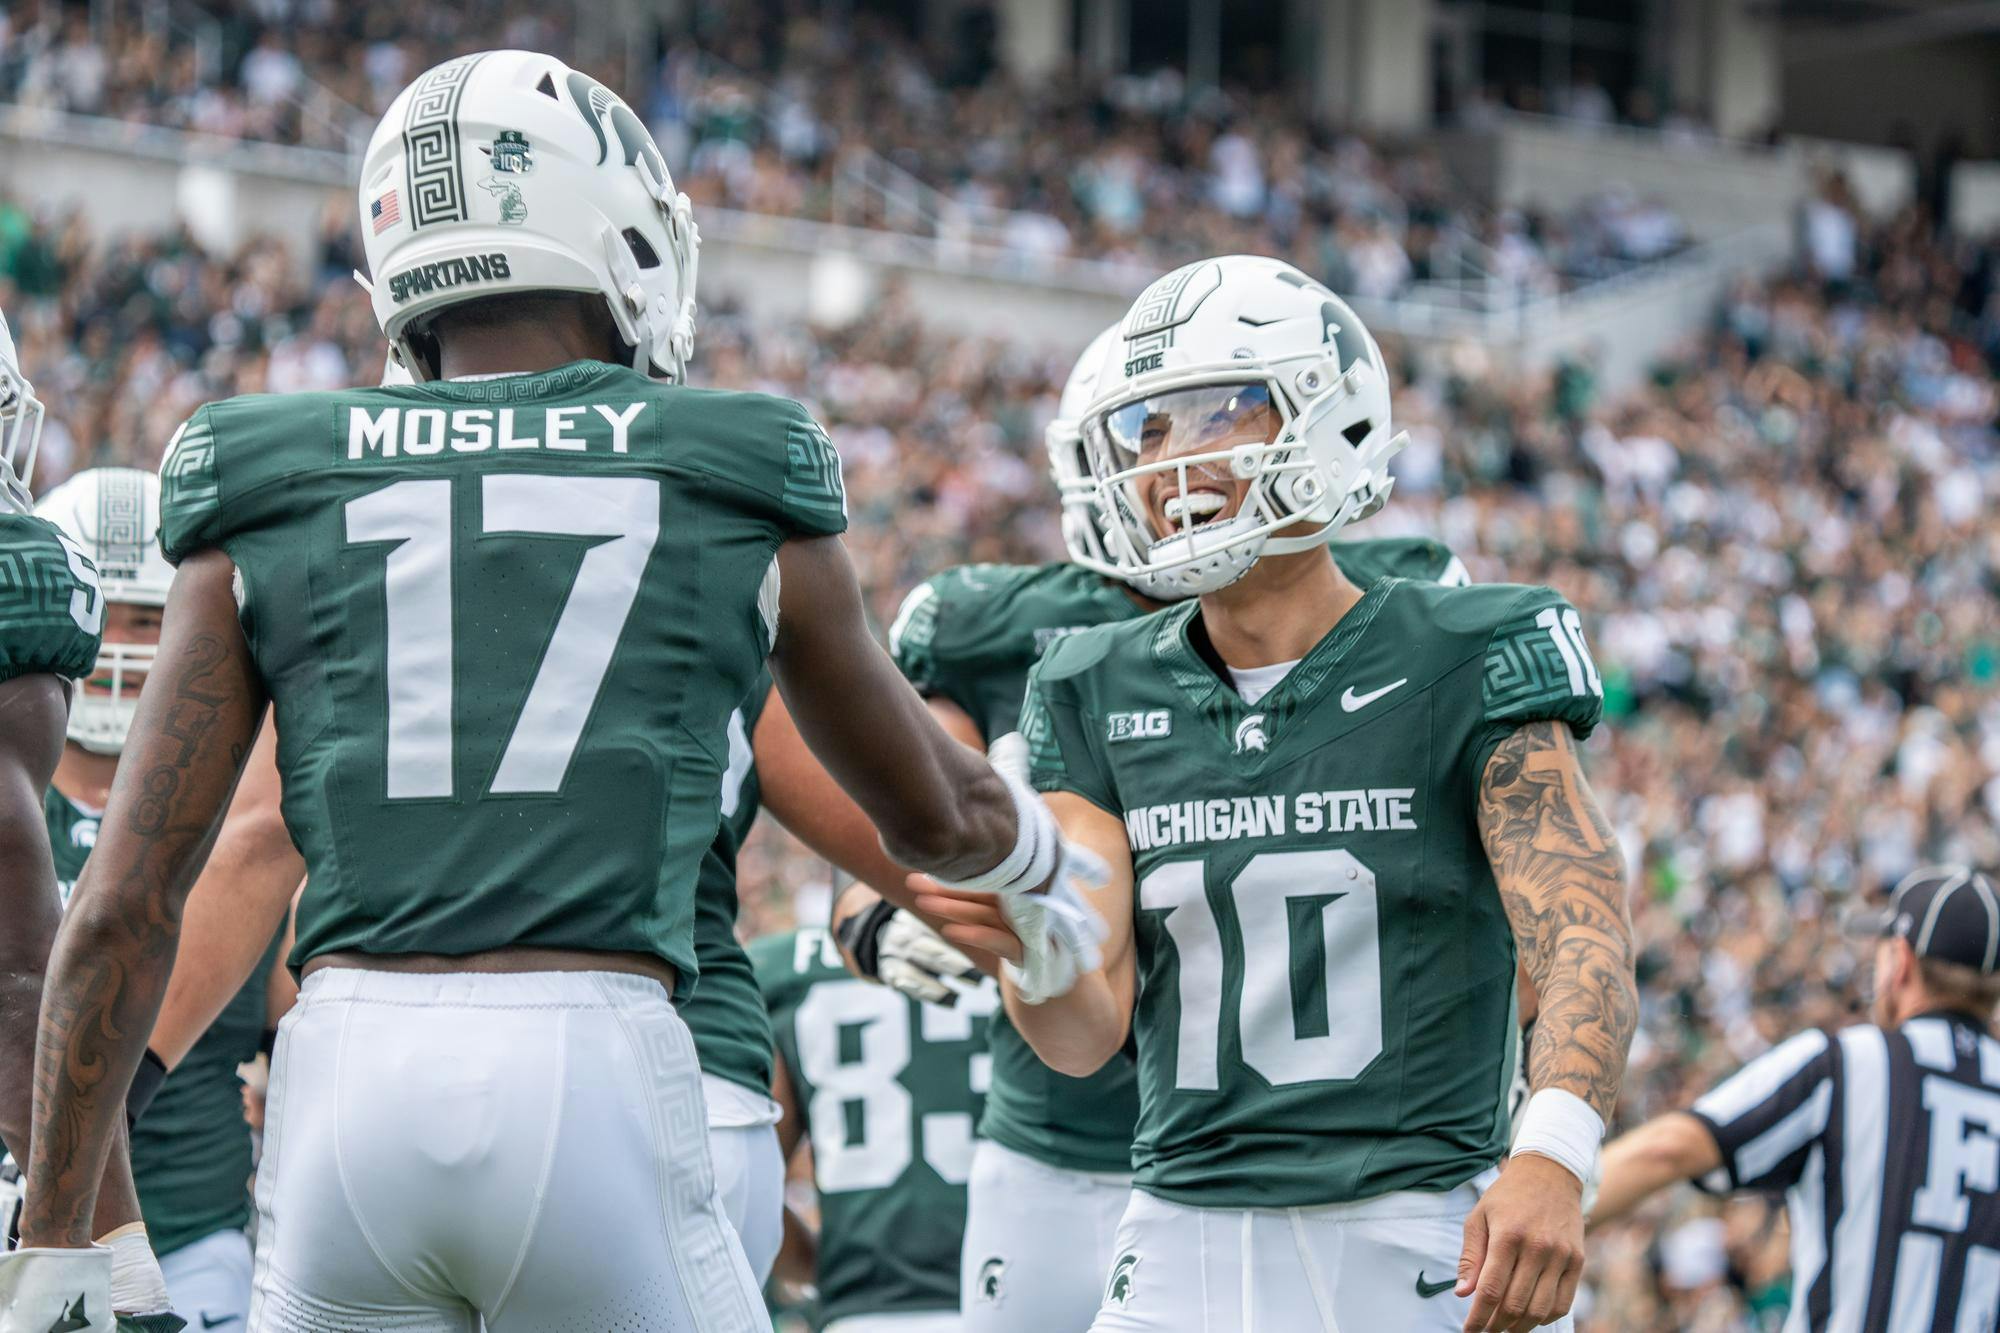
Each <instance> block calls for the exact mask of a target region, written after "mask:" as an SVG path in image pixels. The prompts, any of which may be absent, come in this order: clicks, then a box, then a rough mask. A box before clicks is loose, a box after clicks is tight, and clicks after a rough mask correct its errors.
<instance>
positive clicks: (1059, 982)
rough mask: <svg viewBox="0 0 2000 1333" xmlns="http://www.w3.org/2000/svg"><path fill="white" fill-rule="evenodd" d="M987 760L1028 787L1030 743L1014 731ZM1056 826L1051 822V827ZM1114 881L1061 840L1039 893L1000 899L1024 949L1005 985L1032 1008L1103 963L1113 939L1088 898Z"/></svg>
mask: <svg viewBox="0 0 2000 1333" xmlns="http://www.w3.org/2000/svg"><path fill="white" fill-rule="evenodd" d="M986 757H987V759H988V761H990V762H991V763H992V765H993V767H994V769H995V770H996V771H998V772H1000V773H1003V774H1005V775H1006V776H1007V777H1008V778H1009V779H1010V780H1012V781H1015V782H1018V783H1020V784H1021V785H1022V786H1023V787H1026V786H1027V785H1028V770H1029V763H1028V738H1027V737H1026V736H1023V735H1022V734H1021V733H1020V732H1018V731H1010V732H1008V733H1007V734H1006V735H1005V736H1002V737H1000V738H999V739H998V740H996V741H994V742H993V744H992V745H990V746H988V747H987V749H986ZM1051 823H1053V821H1051ZM1110 880H1111V868H1110V867H1109V866H1107V865H1105V864H1104V861H1103V859H1102V858H1101V857H1099V856H1098V855H1097V853H1095V852H1093V851H1090V850H1088V849H1086V848H1083V847H1079V846H1077V845H1076V844H1074V843H1072V842H1070V841H1069V839H1067V838H1061V839H1060V842H1059V845H1058V846H1057V849H1056V868H1055V873H1054V874H1052V875H1051V876H1049V882H1048V883H1047V884H1046V885H1044V886H1043V888H1042V890H1041V891H1040V892H1039V893H1008V894H1002V895H1001V896H1000V910H1001V911H1002V912H1003V913H1004V914H1005V915H1006V917H1007V924H1008V925H1009V926H1010V927H1012V928H1013V931H1014V934H1015V935H1017V936H1018V937H1019V938H1020V940H1021V944H1022V946H1023V947H1022V956H1021V959H1020V961H1019V963H1016V964H1010V965H1009V966H1008V968H1007V979H1008V980H1009V981H1011V982H1013V983H1014V989H1015V990H1016V991H1018V992H1019V993H1020V996H1021V998H1022V999H1023V1000H1026V1001H1027V1002H1028V1003H1029V1004H1040V1003H1042V1002H1043V1001H1044V1000H1049V999H1053V998H1054V997H1056V996H1058V995H1062V994H1065V993H1066V992H1068V991H1069V989H1070V988H1071V987H1072V986H1074V985H1076V979H1077V978H1078V977H1080V976H1082V975H1083V974H1084V973H1085V972H1095V971H1096V970H1097V968H1098V966H1099V964H1100V963H1101V962H1102V961H1103V959H1102V956H1101V955H1100V954H1099V953H1098V951H1097V946H1098V945H1100V944H1102V943H1103V942H1104V937H1105V936H1106V935H1107V934H1108V933H1109V932H1108V931H1107V930H1106V929H1105V926H1104V920H1103V918H1102V917H1100V916H1098V915H1097V910H1096V909H1095V908H1093V907H1092V906H1091V905H1090V902H1089V900H1088V899H1087V898H1085V897H1084V895H1085V894H1086V893H1088V892H1090V891H1092V890H1095V889H1101V888H1103V887H1104V886H1105V885H1106V884H1107V883H1109V882H1110Z"/></svg>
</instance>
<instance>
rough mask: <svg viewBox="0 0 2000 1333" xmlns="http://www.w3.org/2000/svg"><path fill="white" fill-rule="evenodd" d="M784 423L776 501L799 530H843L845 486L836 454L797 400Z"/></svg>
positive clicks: (827, 532) (821, 533)
mask: <svg viewBox="0 0 2000 1333" xmlns="http://www.w3.org/2000/svg"><path fill="white" fill-rule="evenodd" d="M791 407H792V412H791V418H790V420H788V421H787V422H786V423H785V484H784V490H783V492H782V494H781V496H780V501H779V502H780V504H781V505H782V506H783V507H784V509H785V512H786V514H787V516H788V517H789V518H791V519H792V521H793V522H795V523H796V524H797V525H798V526H799V529H800V530H801V531H803V532H807V533H811V534H812V535H814V536H822V537H832V536H837V535H839V534H840V533H843V532H845V531H847V488H846V486H845V484H844V483H843V482H842V480H841V476H840V454H839V453H838V452H837V451H836V450H835V449H834V447H833V441H832V440H830V439H828V438H827V434H826V431H825V430H823V429H821V427H820V424H819V423H818V422H817V421H814V420H813V419H812V415H811V414H810V413H808V412H807V411H806V410H805V408H803V407H801V406H799V405H798V404H797V403H793V404H792V405H791Z"/></svg>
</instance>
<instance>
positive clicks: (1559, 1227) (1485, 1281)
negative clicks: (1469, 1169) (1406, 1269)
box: [1457, 1154, 1583, 1333]
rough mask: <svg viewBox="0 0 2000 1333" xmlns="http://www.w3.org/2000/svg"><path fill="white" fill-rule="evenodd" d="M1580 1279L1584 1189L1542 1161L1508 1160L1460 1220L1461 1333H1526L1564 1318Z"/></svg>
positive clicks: (1563, 1171)
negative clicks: (1465, 1302)
mask: <svg viewBox="0 0 2000 1333" xmlns="http://www.w3.org/2000/svg"><path fill="white" fill-rule="evenodd" d="M1582 1276H1583V1186H1582V1184H1581V1183H1580V1182H1579V1181H1578V1180H1577V1178H1576V1177H1575V1176H1574V1175H1572V1174H1570V1171H1569V1168H1568V1167H1566V1166H1563V1165H1562V1164H1561V1163H1560V1162H1557V1161H1555V1160H1553V1159H1551V1158H1548V1157H1542V1156H1539V1155H1537V1154H1526V1155H1523V1156H1520V1157H1510V1158H1508V1159H1507V1164H1506V1165H1505V1166H1504V1167H1502V1168H1501V1171H1500V1179H1499V1180H1497V1181H1495V1182H1494V1183H1493V1187H1492V1188H1491V1189H1489V1190H1487V1191H1486V1193H1485V1194H1484V1195H1482V1196H1481V1197H1480V1200H1479V1203H1478V1205H1477V1206H1476V1207H1474V1208H1473V1210H1472V1213H1471V1215H1470V1216H1469V1217H1467V1218H1466V1219H1465V1248H1464V1249H1463V1251H1461V1252H1460V1254H1459V1258H1458V1287H1457V1294H1458V1295H1459V1296H1461V1297H1464V1296H1471V1297H1472V1298H1473V1300H1472V1312H1471V1314H1470V1315H1468V1316H1467V1317H1466V1321H1465V1333H1526V1330H1528V1329H1531V1328H1540V1327H1541V1326H1542V1325H1543V1324H1547V1323H1552V1322H1554V1321H1555V1320H1557V1319H1560V1318H1562V1317H1563V1316H1564V1315H1565V1314H1567V1313H1569V1307H1570V1302H1571V1301H1573V1300H1575V1299H1576V1287H1577V1282H1578V1280H1579V1279H1581V1278H1582Z"/></svg>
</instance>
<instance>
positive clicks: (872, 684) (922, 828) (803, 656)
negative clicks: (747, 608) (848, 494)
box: [771, 537, 1019, 880]
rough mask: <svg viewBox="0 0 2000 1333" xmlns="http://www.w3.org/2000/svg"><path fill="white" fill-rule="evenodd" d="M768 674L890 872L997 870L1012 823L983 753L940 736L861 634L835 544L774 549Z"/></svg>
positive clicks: (857, 602) (1008, 803)
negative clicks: (777, 586) (776, 583)
mask: <svg viewBox="0 0 2000 1333" xmlns="http://www.w3.org/2000/svg"><path fill="white" fill-rule="evenodd" d="M778 559H779V565H780V568H781V570H782V573H783V579H782V582H781V593H780V598H781V613H780V615H779V619H778V642H777V645H776V647H775V648H774V649H773V651H772V654H771V667H772V671H773V673H774V674H775V676H776V677H777V681H778V686H779V688H780V689H781V690H782V691H783V694H784V701H785V704H786V706H787V707H788V708H789V709H790V710H791V715H792V718H793V720H794V721H795V722H796V723H797V726H798V729H799V734H800V735H801V736H803V737H804V738H805V740H806V742H807V744H809V745H810V746H811V748H812V752H813V754H814V755H816V756H817V757H818V758H819V760H820V761H821V762H822V763H824V764H825V765H826V769H827V771H828V772H829V773H831V774H832V775H833V777H834V779H835V780H836V781H837V782H838V783H839V784H840V785H841V786H842V787H843V788H845V789H846V791H847V793H848V795H850V796H851V797H853V799H854V801H855V803H856V804H857V805H859V806H860V808H861V810H862V813H864V814H865V815H866V816H867V817H868V820H869V822H870V823H872V824H873V825H874V826H875V828H876V829H877V830H878V832H879V834H880V837H881V841H882V848H883V850H884V851H885V852H886V853H887V854H888V856H889V858H890V859H891V860H893V861H896V862H898V863H900V864H902V865H906V866H910V867H912V868H913V869H916V870H921V871H924V872H925V873H927V874H931V875H936V876H939V877H941V878H943V879H948V880H956V879H967V878H970V877H972V876H975V875H979V874H982V873H984V872H985V871H988V870H991V869H993V868H994V867H995V866H996V865H998V864H1000V862H1001V861H1002V860H1004V859H1005V858H1006V856H1007V855H1008V854H1009V852H1011V851H1012V850H1013V848H1014V844H1015V837H1016V830H1017V828H1018V824H1019V821H1018V819H1017V817H1016V814H1015V810H1014V801H1013V797H1012V795H1011V794H1010V793H1009V791H1008V788H1007V785H1006V784H1005V783H1004V782H1002V781H1001V780H1000V777H999V775H997V774H996V773H994V772H993V769H992V766H991V765H989V764H988V763H987V762H986V760H985V758H984V757H982V756H980V755H978V754H974V753H973V752H971V751H970V750H968V749H966V747H965V746H963V745H960V744H959V743H958V742H957V741H956V740H954V739H952V737H951V736H949V735H947V734H946V733H945V731H944V729H943V728H942V727H940V726H939V725H938V723H937V720H936V719H935V718H933V717H932V716H931V714H930V710H929V709H927V708H926V707H925V706H924V701H923V700H922V699H921V698H919V697H918V695H917V692H916V691H915V690H914V689H912V688H911V687H910V684H909V682H908V681H906V680H904V679H903V677H902V674H901V673H900V672H898V671H897V670H896V667H895V664H894V663H892V662H891V661H890V660H889V656H888V654H887V653H885V652H883V651H882V647H881V645H880V644H878V643H876V642H875V640H874V639H873V638H871V637H870V636H869V634H868V632H867V628H866V622H865V620H864V618H863V615H862V608H861V594H860V588H859V585H857V584H856V583H855V579H854V570H853V567H852V565H851V564H850V563H849V562H848V559H847V552H846V548H845V547H843V546H842V545H841V544H840V542H839V540H838V539H837V538H830V537H828V538H816V539H811V540H794V541H789V542H787V543H785V545H784V547H783V548H782V549H781V550H780V552H779V555H778Z"/></svg>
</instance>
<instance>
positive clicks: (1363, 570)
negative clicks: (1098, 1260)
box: [889, 537, 1465, 1172]
mask: <svg viewBox="0 0 2000 1333" xmlns="http://www.w3.org/2000/svg"><path fill="white" fill-rule="evenodd" d="M1333 552H1334V559H1335V561H1336V563H1338V564H1339V565H1340V567H1341V569H1342V571H1343V572H1345V573H1346V575H1347V577H1348V578H1349V579H1351V580H1353V581H1354V582H1355V583H1357V584H1360V585H1362V586H1363V587H1365V586H1367V585H1368V584H1370V583H1373V582H1374V581H1375V580H1376V579H1378V578H1381V577H1383V576H1385V575H1397V576H1401V577H1405V578H1416V579H1431V580H1439V579H1455V581H1457V582H1461V583H1462V582H1464V578H1465V570H1464V566H1463V565H1461V564H1459V562H1458V558H1457V557H1456V556H1454V555H1453V554H1452V553H1451V551H1450V550H1449V549H1447V548H1446V547H1445V546H1443V545H1442V544H1441V543H1438V542H1435V541H1431V540H1429V539H1428V538H1422V537H1391V538H1383V539H1381V540H1378V541H1359V542H1336V543H1334V544H1333ZM1146 613H1147V612H1146V608H1144V607H1142V606H1140V605H1139V603H1137V602H1135V601H1133V600H1132V597H1131V595H1130V594H1129V593H1127V592H1126V590H1125V587H1124V585H1123V584H1120V583H1117V582H1114V581H1113V580H1111V579H1107V578H1105V577H1103V576H1102V575H1098V574H1093V573H1091V572H1090V571H1089V570H1087V569H1084V568H1082V567H1081V566H1078V565H1072V564H1069V563H1067V562H1063V563H1057V564H1049V565H1036V566H1024V565H964V566H961V567H959V568H957V569H952V570H947V571H946V572H945V573H943V574H939V575H937V576H936V577H934V578H932V579H931V580H930V581H929V582H927V583H923V584H919V585H918V586H917V588H916V590H915V591H913V592H912V593H911V594H910V595H909V597H908V598H907V599H906V600H905V601H904V603H903V607H902V610H901V612H900V613H899V614H898V615H897V617H896V623H895V626H894V627H893V628H892V629H891V630H890V633H889V646H890V651H891V652H892V653H894V654H895V658H896V664H897V665H898V666H899V667H901V668H902V671H903V674H904V675H905V676H907V677H909V679H910V682H911V683H912V684H914V685H915V686H916V687H917V689H918V690H919V691H921V692H922V693H924V694H926V695H935V696H937V697H939V698H943V699H949V700H950V701H951V702H953V703H955V704H957V705H958V706H959V707H960V708H962V709H964V710H965V711H966V713H967V714H969V715H970V716H971V718H972V720H973V721H974V722H976V723H977V724H978V725H979V729H980V732H981V734H982V735H984V736H985V737H986V739H987V740H989V741H991V740H993V739H994V738H996V737H999V736H1003V735H1005V734H1006V733H1007V732H1010V731H1012V730H1014V728H1015V727H1016V726H1017V725H1018V724H1019V719H1020V716H1021V695H1022V693H1023V692H1024V690H1025V689H1026V687H1027V680H1028V671H1029V669H1030V668H1031V667H1033V666H1034V664H1035V662H1036V660H1037V659H1039V658H1040V657H1041V655H1042V653H1043V652H1044V651H1045V650H1046V649H1047V648H1048V646H1049V645H1050V644H1051V643H1054V642H1055V641H1056V640H1058V639H1061V638H1064V637H1065V636H1067V635H1071V634H1075V633H1077V632H1078V631H1080V630H1084V629H1088V628H1090V627H1091V626H1093V625H1106V624H1112V623H1115V622H1119V621H1126V620H1136V619H1138V618H1139V617H1140V616H1143V615H1145V614H1146ZM1138 1116H1139V1091H1138V1084H1137V1081H1136V1079H1135V1077H1134V1074H1133V1069H1132V1063H1131V1061H1130V1060H1128V1059H1126V1058H1125V1057H1123V1056H1119V1057H1117V1058H1115V1059H1113V1060H1112V1061H1111V1062H1110V1063H1109V1064H1107V1065H1105V1066H1104V1068H1102V1069H1100V1070H1098V1071H1097V1072H1096V1073H1095V1074H1093V1075H1091V1076H1090V1077H1089V1078H1070V1077H1068V1076H1067V1075H1064V1074H1058V1073H1057V1072H1056V1071H1055V1070H1053V1069H1050V1068H1049V1067H1048V1066H1047V1065H1045V1064H1043V1063H1042V1062H1041V1060H1040V1058H1039V1057H1037V1056H1036V1055H1035V1053H1034V1051H1033V1050H1031V1049H1030V1048H1029V1046H1028V1043H1027V1042H1026V1041H1025V1040H1023V1039H1022V1037H1021V1035H1020V1034H1019V1033H1018V1032H1016V1031H1015V1030H1014V1026H1013V1024H1012V1023H1010V1022H1008V1020H1007V1015H1006V1014H1005V1013H1004V1012H1002V1013H999V1014H996V1015H994V1018H993V1087H992V1089H991V1090H990V1092H989V1093H988V1094H987V1098H986V1117H985V1119H984V1120H983V1121H982V1122H981V1124H980V1127H979V1132H980V1133H981V1134H982V1135H984V1136H985V1137H987V1138H989V1139H992V1140H993V1141H994V1142H996V1143H999V1144H1002V1145H1004V1146H1006V1147H1008V1148H1010V1149H1012V1150H1013V1151H1015V1152H1018V1153H1020V1154H1022V1155H1023V1156H1025V1157H1030V1158H1033V1159H1034V1160H1036V1161H1039V1162H1044V1163H1046V1164H1048V1165H1050V1166H1054V1167H1058V1168H1061V1169H1063V1170H1070V1171H1102V1172H1123V1171H1129V1170H1131V1169H1132V1129H1133V1124H1134V1122H1135V1121H1137V1119H1138Z"/></svg>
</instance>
